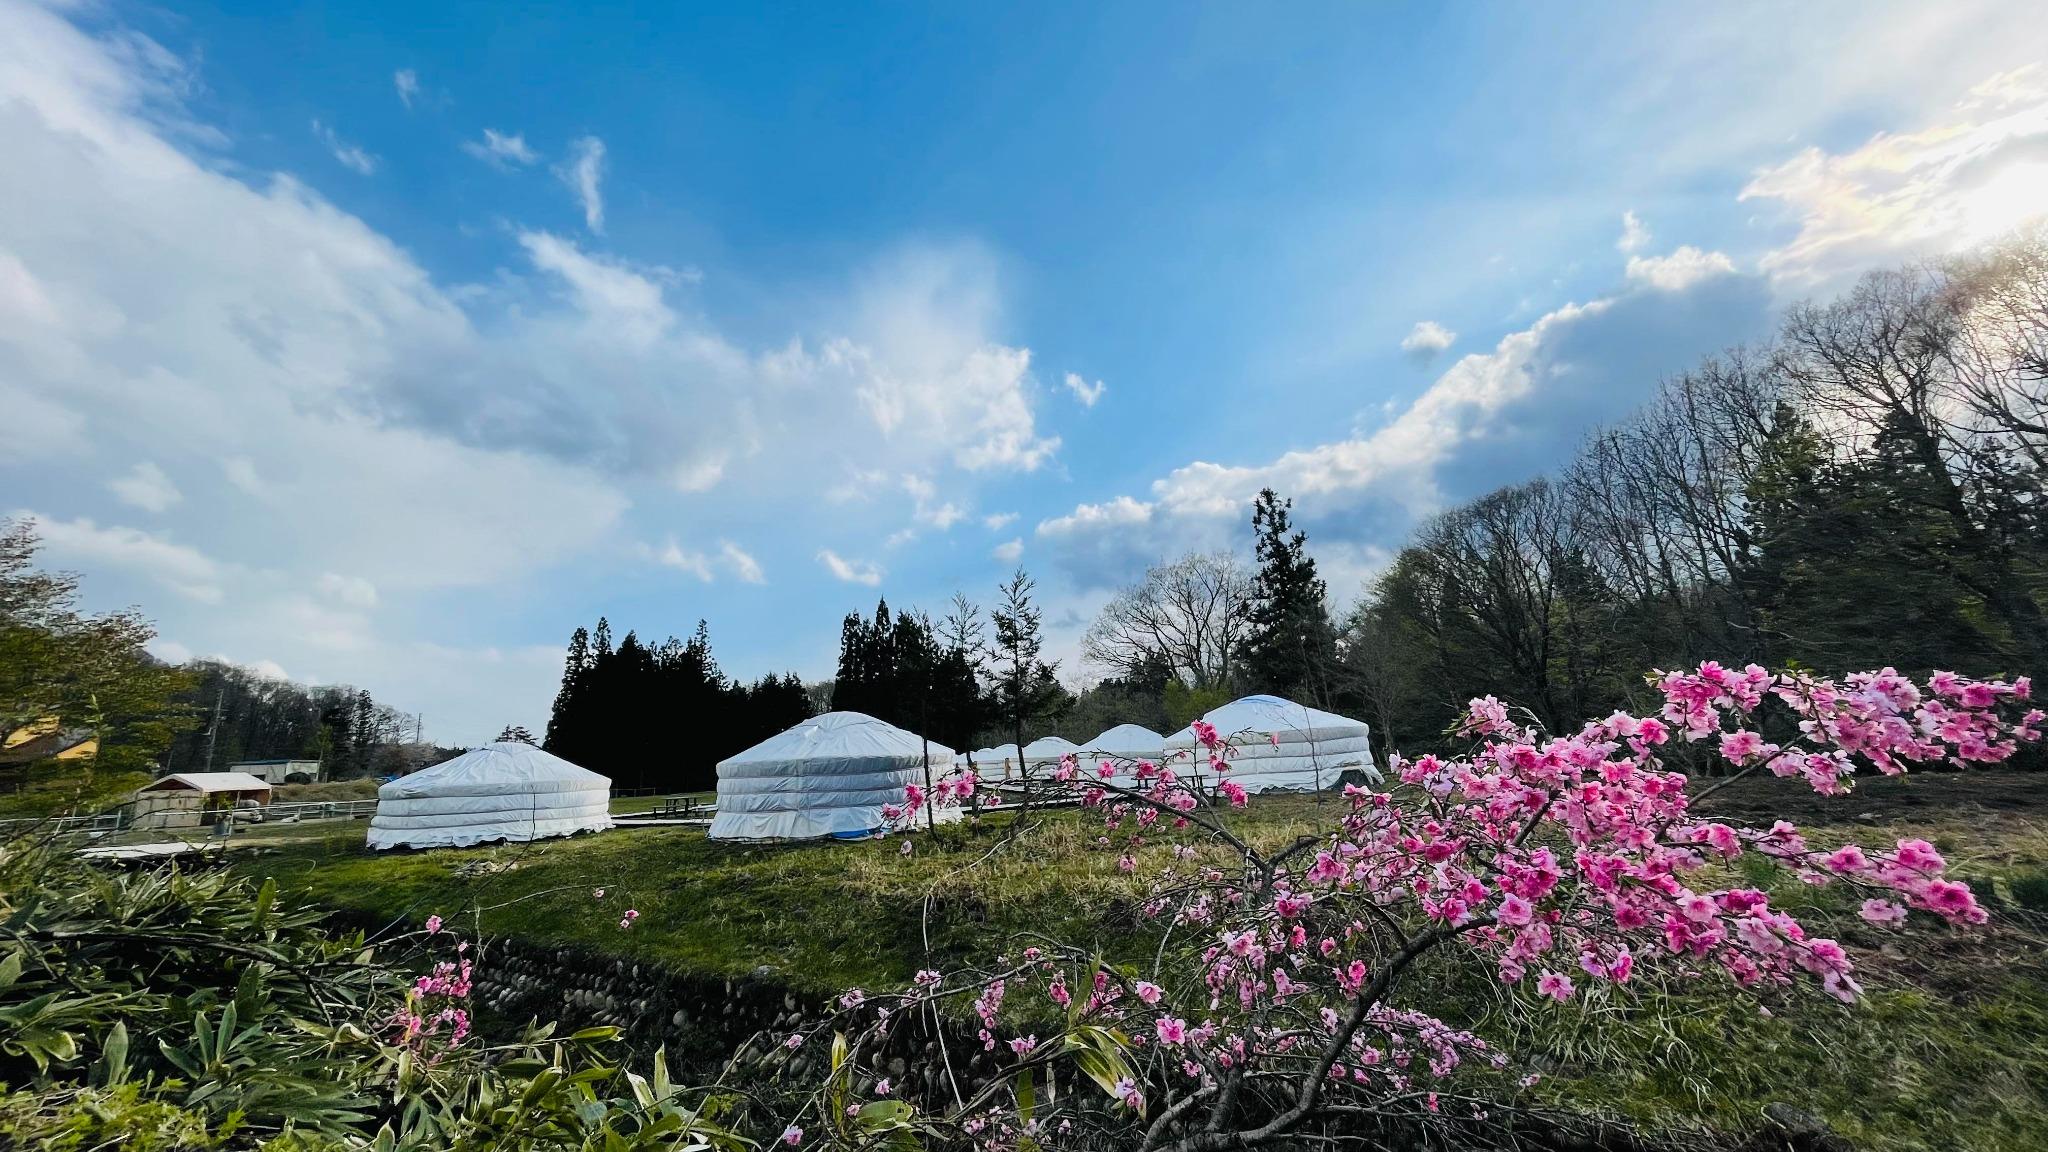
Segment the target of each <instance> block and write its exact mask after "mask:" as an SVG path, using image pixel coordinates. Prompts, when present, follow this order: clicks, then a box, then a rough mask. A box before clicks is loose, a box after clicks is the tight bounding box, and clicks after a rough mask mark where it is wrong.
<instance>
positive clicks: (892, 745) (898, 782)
mask: <svg viewBox="0 0 2048 1152" xmlns="http://www.w3.org/2000/svg"><path fill="white" fill-rule="evenodd" d="M927 748H929V749H930V753H931V773H932V778H933V779H934V780H937V779H938V778H940V777H941V776H943V775H945V773H946V771H947V770H948V769H949V768H950V767H951V766H952V764H953V750H952V749H951V748H948V747H946V746H945V745H943V744H929V745H928V744H926V742H925V740H924V738H923V737H921V736H919V735H918V734H917V733H915V732H905V731H904V730H903V729H901V728H898V727H896V726H895V725H893V724H887V723H884V722H883V721H880V720H877V719H875V718H874V717H873V716H869V715H867V714H865V713H861V712H827V713H825V714H824V715H823V716H813V717H811V718H810V719H809V720H806V721H804V722H803V723H801V724H799V725H797V726H796V727H794V728H791V729H789V730H787V731H785V732H780V733H777V734H776V735H774V736H770V737H769V738H768V739H766V740H763V741H761V742H760V743H759V744H756V745H754V746H753V747H752V748H749V749H747V750H746V751H744V752H741V753H739V754H737V755H735V756H732V757H729V758H727V759H725V760H721V761H719V763H718V815H717V816H715V817H713V818H712V821H711V838H712V839H713V840H810V839H815V838H817V837H820V836H840V837H846V836H865V835H868V834H869V833H872V832H875V831H877V830H879V829H881V828H883V827H884V826H886V825H888V824H889V819H888V817H886V816H884V815H883V814H882V807H883V805H886V804H894V805H898V806H901V805H902V804H903V801H904V792H905V790H906V789H907V788H908V787H909V786H910V785H911V784H916V785H918V786H920V787H922V786H923V785H924V783H925V753H926V749H927ZM959 816H960V812H959V809H958V808H954V809H952V810H951V811H950V812H942V813H941V814H940V816H939V819H941V820H945V819H948V818H950V819H956V820H957V819H959ZM917 823H918V825H919V826H922V825H923V820H922V819H920V820H919V821H918V822H917Z"/></svg>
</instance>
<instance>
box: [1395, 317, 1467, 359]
mask: <svg viewBox="0 0 2048 1152" xmlns="http://www.w3.org/2000/svg"><path fill="white" fill-rule="evenodd" d="M1457 342H1458V334H1457V333H1456V332H1453V331H1451V330H1450V329H1449V328H1446V327H1444V326H1443V325H1441V324H1439V323H1437V322H1436V321H1434V320H1423V321H1420V322H1418V323H1417V324H1416V325H1415V327H1413V328H1410V329H1409V330H1408V335H1406V336H1403V337H1402V338H1401V351H1403V352H1406V353H1407V354H1408V355H1409V356H1410V357H1412V358H1414V359H1416V360H1418V361H1421V362H1423V363H1428V362H1429V361H1431V360H1434V359H1436V357H1437V355H1438V354H1439V353H1441V352H1444V351H1445V350H1447V349H1449V348H1450V346H1451V345H1453V344H1455V343H1457Z"/></svg>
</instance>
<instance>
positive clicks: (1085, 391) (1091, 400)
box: [1066, 372, 1109, 408]
mask: <svg viewBox="0 0 2048 1152" xmlns="http://www.w3.org/2000/svg"><path fill="white" fill-rule="evenodd" d="M1066 384H1067V391H1069V392H1072V393H1073V394H1074V399H1076V400H1079V401H1080V402H1081V407H1083V408H1093V407H1095V402H1096V401H1097V400H1100V399H1102V394H1103V393H1104V392H1106V391H1108V390H1109V387H1108V385H1106V384H1104V383H1103V382H1102V381H1100V380H1097V381H1096V382H1095V383H1093V384H1090V383H1089V382H1088V381H1086V380H1084V379H1082V378H1081V375H1080V374H1079V373H1077V372H1069V373H1067V377H1066Z"/></svg>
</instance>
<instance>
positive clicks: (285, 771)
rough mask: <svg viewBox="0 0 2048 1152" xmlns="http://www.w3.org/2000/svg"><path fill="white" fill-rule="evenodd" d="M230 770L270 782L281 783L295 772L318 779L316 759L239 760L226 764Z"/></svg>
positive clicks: (318, 768) (318, 763) (318, 765)
mask: <svg viewBox="0 0 2048 1152" xmlns="http://www.w3.org/2000/svg"><path fill="white" fill-rule="evenodd" d="M228 771H230V772H247V773H248V774H249V775H251V776H260V777H262V778H263V779H265V780H268V781H270V782H271V783H272V784H282V783H284V782H285V780H286V778H287V777H289V776H292V775H293V774H295V773H304V774H305V775H306V776H307V777H308V778H310V779H312V780H318V779H320V762H319V761H318V760H240V761H237V762H235V763H233V764H230V765H228Z"/></svg>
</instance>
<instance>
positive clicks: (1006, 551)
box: [989, 536, 1024, 564]
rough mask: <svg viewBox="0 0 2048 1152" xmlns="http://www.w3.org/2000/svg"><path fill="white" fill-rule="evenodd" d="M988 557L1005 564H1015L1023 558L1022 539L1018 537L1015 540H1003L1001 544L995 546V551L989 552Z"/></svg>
mask: <svg viewBox="0 0 2048 1152" xmlns="http://www.w3.org/2000/svg"><path fill="white" fill-rule="evenodd" d="M989 555H991V556H993V557H995V558H996V559H998V560H1001V561H1002V562H1003V563H1005V564H1015V563H1016V562H1017V561H1018V560H1019V559H1021V558H1023V555H1024V538H1023V537H1021V536H1020V537H1018V538H1017V539H1015V540H1005V541H1004V542H1003V543H1001V544H998V545H996V546H995V550H994V551H993V552H990V553H989Z"/></svg>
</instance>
